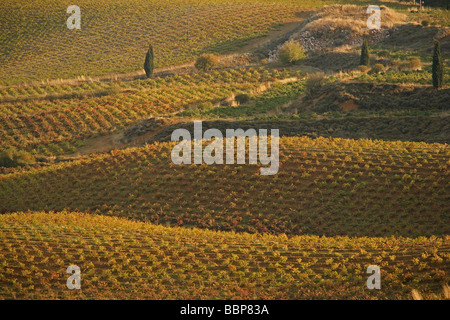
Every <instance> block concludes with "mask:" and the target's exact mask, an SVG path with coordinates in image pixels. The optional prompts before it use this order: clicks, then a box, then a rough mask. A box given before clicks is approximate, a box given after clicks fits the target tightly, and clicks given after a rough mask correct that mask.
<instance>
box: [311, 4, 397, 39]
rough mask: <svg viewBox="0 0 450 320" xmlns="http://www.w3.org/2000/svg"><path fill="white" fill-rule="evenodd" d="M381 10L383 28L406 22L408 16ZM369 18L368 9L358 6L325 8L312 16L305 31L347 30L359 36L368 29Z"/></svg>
mask: <svg viewBox="0 0 450 320" xmlns="http://www.w3.org/2000/svg"><path fill="white" fill-rule="evenodd" d="M380 8H381V26H382V28H392V27H394V26H396V25H398V24H402V23H403V22H405V21H406V15H404V14H402V13H398V12H396V11H395V10H393V9H390V8H388V7H386V6H380ZM368 17H369V15H368V14H367V13H366V7H361V6H356V5H332V6H324V7H323V8H322V9H320V10H318V11H317V12H316V13H315V14H314V15H312V16H311V18H310V21H311V22H309V23H308V24H307V25H306V26H305V28H304V31H306V30H308V31H311V32H318V31H325V30H335V29H336V28H345V29H349V30H351V31H353V32H355V33H357V34H362V33H363V29H364V28H367V26H366V21H367V18H368Z"/></svg>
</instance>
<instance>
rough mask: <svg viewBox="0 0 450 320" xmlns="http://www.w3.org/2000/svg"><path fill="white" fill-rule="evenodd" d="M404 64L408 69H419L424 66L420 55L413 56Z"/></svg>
mask: <svg viewBox="0 0 450 320" xmlns="http://www.w3.org/2000/svg"><path fill="white" fill-rule="evenodd" d="M404 66H405V68H407V69H408V70H418V69H420V68H422V61H421V60H420V58H419V57H411V58H409V59H408V61H407V62H405V64H404Z"/></svg>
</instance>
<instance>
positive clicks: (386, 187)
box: [0, 137, 450, 237]
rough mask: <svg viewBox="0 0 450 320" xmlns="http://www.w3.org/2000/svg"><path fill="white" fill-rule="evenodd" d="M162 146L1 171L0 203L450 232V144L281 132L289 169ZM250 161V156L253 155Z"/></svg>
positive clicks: (164, 220) (311, 230)
mask: <svg viewBox="0 0 450 320" xmlns="http://www.w3.org/2000/svg"><path fill="white" fill-rule="evenodd" d="M173 146H174V143H155V144H152V145H147V146H145V147H141V148H130V149H126V150H123V151H117V150H113V151H111V152H110V153H108V154H103V155H100V156H96V157H92V158H90V159H88V160H80V161H75V162H72V163H65V164H57V165H52V166H50V167H48V168H45V169H40V170H31V171H24V172H17V173H12V174H9V175H2V176H0V210H1V212H14V211H22V210H28V209H30V210H57V211H58V210H62V209H65V208H68V209H71V210H80V211H89V212H96V213H101V214H106V215H117V216H121V217H127V218H135V219H141V220H146V221H151V222H153V223H156V224H162V225H170V226H185V227H192V226H196V227H201V228H209V229H212V230H225V231H226V230H234V231H248V232H252V233H253V232H264V233H267V232H269V233H275V234H279V233H286V234H291V235H298V234H313V235H327V236H334V235H348V236H390V235H396V236H405V237H417V236H431V235H441V236H442V235H447V234H449V233H450V215H449V213H450V201H449V198H448V190H449V185H450V178H449V173H450V171H449V168H448V165H449V154H450V150H449V148H448V146H447V145H441V144H426V143H414V142H386V141H371V140H365V139H361V140H346V139H338V138H317V139H310V138H306V137H294V138H281V139H280V168H279V172H278V174H276V175H274V176H261V175H260V171H259V169H258V165H248V164H247V165H211V166H208V165H206V164H203V165H175V164H173V163H172V161H171V157H170V153H171V150H172V147H173ZM247 162H248V161H247Z"/></svg>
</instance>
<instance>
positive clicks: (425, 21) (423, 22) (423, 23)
mask: <svg viewBox="0 0 450 320" xmlns="http://www.w3.org/2000/svg"><path fill="white" fill-rule="evenodd" d="M422 25H423V26H424V27H428V26H429V25H430V22H428V20H422Z"/></svg>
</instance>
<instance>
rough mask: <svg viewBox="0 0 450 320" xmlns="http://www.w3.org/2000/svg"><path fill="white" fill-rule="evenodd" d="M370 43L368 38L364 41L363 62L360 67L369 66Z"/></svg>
mask: <svg viewBox="0 0 450 320" xmlns="http://www.w3.org/2000/svg"><path fill="white" fill-rule="evenodd" d="M369 59H370V58H369V42H368V41H367V38H364V39H363V43H362V47H361V60H360V62H359V65H360V66H368V65H369Z"/></svg>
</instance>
